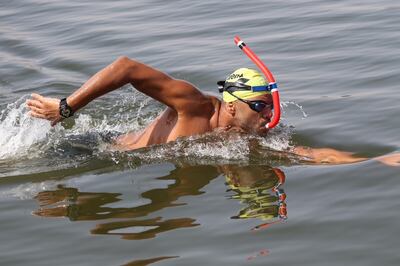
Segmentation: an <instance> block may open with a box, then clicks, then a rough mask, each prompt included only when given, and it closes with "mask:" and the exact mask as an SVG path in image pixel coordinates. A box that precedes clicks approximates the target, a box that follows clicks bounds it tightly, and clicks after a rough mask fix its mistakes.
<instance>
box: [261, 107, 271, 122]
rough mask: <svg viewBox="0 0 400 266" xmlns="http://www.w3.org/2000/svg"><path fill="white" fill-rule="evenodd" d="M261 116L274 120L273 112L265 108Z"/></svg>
mask: <svg viewBox="0 0 400 266" xmlns="http://www.w3.org/2000/svg"><path fill="white" fill-rule="evenodd" d="M261 115H262V117H263V118H265V119H268V120H271V118H272V110H271V109H269V108H265V109H264V110H263V111H262V112H261Z"/></svg>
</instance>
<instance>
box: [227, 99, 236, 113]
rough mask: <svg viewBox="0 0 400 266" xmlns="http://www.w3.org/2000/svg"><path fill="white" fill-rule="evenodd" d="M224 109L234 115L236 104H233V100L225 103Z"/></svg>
mask: <svg viewBox="0 0 400 266" xmlns="http://www.w3.org/2000/svg"><path fill="white" fill-rule="evenodd" d="M225 110H226V111H227V112H228V113H229V114H230V115H231V116H235V114H236V106H235V105H234V104H233V102H230V103H225Z"/></svg>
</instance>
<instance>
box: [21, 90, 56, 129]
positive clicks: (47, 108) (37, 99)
mask: <svg viewBox="0 0 400 266" xmlns="http://www.w3.org/2000/svg"><path fill="white" fill-rule="evenodd" d="M31 96H32V98H31V99H28V100H27V101H26V106H27V107H28V108H29V109H30V111H29V115H31V116H33V117H37V118H42V119H46V120H49V121H50V122H51V126H55V125H56V124H57V123H58V122H60V121H61V120H63V117H62V116H61V115H60V109H59V108H60V100H59V99H56V98H48V97H43V96H42V95H39V94H36V93H33V94H32V95H31Z"/></svg>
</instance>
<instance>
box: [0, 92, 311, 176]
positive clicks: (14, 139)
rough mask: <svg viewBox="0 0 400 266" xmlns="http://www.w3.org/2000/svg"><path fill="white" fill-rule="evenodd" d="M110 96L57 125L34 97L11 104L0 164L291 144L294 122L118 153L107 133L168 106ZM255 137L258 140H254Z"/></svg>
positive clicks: (248, 150)
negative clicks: (37, 112) (34, 104)
mask: <svg viewBox="0 0 400 266" xmlns="http://www.w3.org/2000/svg"><path fill="white" fill-rule="evenodd" d="M110 97H111V98H112V99H111V101H110V100H107V101H103V102H100V104H98V105H96V109H95V110H90V107H89V108H85V109H84V110H83V111H82V112H80V113H79V114H77V116H76V117H75V119H74V120H66V121H65V122H62V124H58V125H57V126H55V127H51V126H50V123H49V122H48V121H44V120H41V119H35V118H32V117H30V116H29V115H28V110H27V108H26V107H25V100H26V99H27V98H28V96H24V97H22V98H20V99H19V100H17V101H16V102H14V103H11V104H9V105H8V106H7V107H6V108H5V109H4V110H3V111H2V112H1V114H0V168H3V169H2V171H3V172H4V173H6V174H7V172H8V174H10V172H9V170H10V169H12V168H10V167H8V166H7V165H16V162H18V168H19V169H18V171H17V172H18V174H20V173H21V172H22V173H23V172H28V173H32V171H33V170H35V169H36V170H40V171H43V167H44V168H45V169H46V167H47V170H52V169H58V168H57V167H56V165H61V167H68V165H70V166H71V167H74V168H76V167H79V166H80V163H81V162H86V161H90V160H92V159H98V158H99V157H102V159H104V158H106V159H107V160H111V161H113V162H114V163H115V164H120V163H122V162H125V163H126V162H127V161H128V164H132V162H134V163H133V164H135V163H140V164H142V163H152V162H158V161H173V160H176V159H179V160H183V161H192V162H205V163H209V162H216V161H218V162H232V161H235V162H248V161H249V160H250V159H251V157H252V154H253V155H254V154H257V153H268V151H269V150H273V151H286V150H288V149H290V148H291V136H292V131H293V127H291V126H288V125H285V124H280V125H279V126H277V127H275V128H274V129H273V130H271V131H270V133H269V134H268V136H267V137H266V138H261V137H256V136H247V135H230V136H227V135H224V134H220V133H216V132H212V133H209V134H204V135H201V136H192V137H187V138H181V139H178V140H177V141H174V142H171V143H167V144H162V145H155V146H151V147H148V148H145V149H141V150H137V151H132V152H128V153H119V152H115V151H112V150H110V147H109V145H107V143H106V142H107V141H106V140H105V136H106V135H108V134H109V133H112V134H111V135H114V136H115V135H119V134H123V133H126V132H129V131H138V130H140V129H142V128H144V127H145V126H146V125H147V124H148V123H150V122H151V121H152V120H153V119H154V118H155V117H156V116H157V115H158V114H159V113H160V112H161V111H162V110H163V106H162V105H160V104H158V103H157V102H155V101H153V100H152V99H150V98H148V97H146V96H144V95H142V94H140V93H137V92H132V91H131V90H129V91H128V90H122V91H121V92H120V93H119V94H118V96H117V97H114V98H113V96H112V95H111V96H110ZM100 101H101V100H100ZM289 105H291V106H295V107H296V108H298V109H300V111H301V112H303V117H306V114H305V112H304V111H303V109H302V107H301V106H299V105H297V104H295V103H291V102H287V103H283V105H282V108H287V107H288V106H289ZM92 108H94V107H92ZM254 142H257V145H253V144H254ZM255 146H256V147H257V148H256V149H254V147H255ZM257 156H258V155H257ZM267 156H268V155H265V154H262V155H260V156H258V157H259V158H261V159H260V160H264V159H265V158H266V157H267ZM253 157H254V156H253ZM25 159H29V160H30V161H29V162H28V161H25ZM36 161H37V163H35V162H36ZM22 162H25V163H22ZM43 162H45V166H43ZM24 165H25V166H24ZM35 165H37V167H36V166H35ZM39 165H40V167H39ZM4 166H6V167H5V168H4ZM7 167H8V168H7ZM14 168H15V167H14ZM24 168H30V169H25V170H24ZM31 168H32V169H33V170H32V169H31ZM7 169H8V170H7ZM21 169H22V170H21ZM0 170H1V169H0ZM17 172H16V173H17Z"/></svg>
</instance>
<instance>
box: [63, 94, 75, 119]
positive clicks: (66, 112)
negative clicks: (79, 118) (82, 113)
mask: <svg viewBox="0 0 400 266" xmlns="http://www.w3.org/2000/svg"><path fill="white" fill-rule="evenodd" d="M60 115H61V116H62V117H64V118H68V117H71V116H73V115H74V111H73V110H72V108H71V106H69V105H68V103H67V98H63V99H61V100H60Z"/></svg>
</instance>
